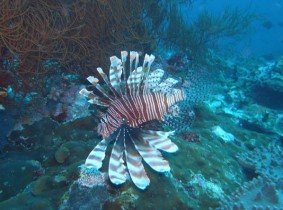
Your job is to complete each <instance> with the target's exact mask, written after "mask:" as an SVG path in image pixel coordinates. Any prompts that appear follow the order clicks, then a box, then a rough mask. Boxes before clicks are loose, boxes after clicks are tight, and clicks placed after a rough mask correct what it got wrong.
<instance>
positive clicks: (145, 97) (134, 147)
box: [80, 51, 184, 189]
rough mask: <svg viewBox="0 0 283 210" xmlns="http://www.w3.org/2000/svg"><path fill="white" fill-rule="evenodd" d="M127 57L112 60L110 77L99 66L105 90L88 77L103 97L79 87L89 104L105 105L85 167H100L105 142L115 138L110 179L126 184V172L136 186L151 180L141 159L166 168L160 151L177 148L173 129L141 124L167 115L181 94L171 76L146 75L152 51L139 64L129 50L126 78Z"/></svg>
mask: <svg viewBox="0 0 283 210" xmlns="http://www.w3.org/2000/svg"><path fill="white" fill-rule="evenodd" d="M127 55H128V53H127V52H126V51H122V52H121V56H122V58H121V59H119V58H117V57H116V56H112V57H111V58H110V61H111V66H110V72H109V78H108V77H107V76H106V74H105V73H104V72H103V70H102V69H101V68H97V71H98V73H99V74H100V76H101V77H102V78H103V80H104V82H105V83H106V85H107V87H108V89H109V90H106V89H104V88H103V87H102V86H100V85H99V84H98V82H99V80H98V79H97V78H94V77H92V76H90V77H88V78H87V79H88V81H89V82H91V83H92V84H93V85H94V86H95V88H96V89H97V90H98V91H100V93H101V94H102V95H103V96H97V95H95V94H94V93H93V92H92V91H88V90H86V89H82V90H81V91H80V93H81V94H82V95H84V96H86V97H87V98H88V99H89V102H90V103H93V104H96V105H100V106H106V107H108V109H107V111H106V113H105V114H104V115H103V116H102V118H101V123H100V124H99V125H98V133H99V134H100V135H102V137H103V140H102V141H101V142H100V143H99V144H98V145H97V146H96V147H95V148H94V149H93V150H92V151H91V153H90V154H89V156H88V158H87V160H86V162H85V165H86V166H87V167H95V168H97V169H99V168H100V167H101V166H102V161H103V159H104V157H105V151H106V149H107V146H108V144H109V143H110V142H112V141H114V145H113V149H112V152H111V156H110V160H109V170H108V172H109V178H110V180H111V182H112V183H113V184H116V185H119V184H122V183H124V182H125V181H126V179H127V171H128V172H129V174H130V177H131V179H132V181H133V182H134V184H135V185H136V186H137V187H138V188H140V189H145V188H146V187H147V186H148V185H149V183H150V181H149V178H148V176H147V174H146V171H145V169H144V166H143V164H142V159H143V160H144V161H145V162H146V163H147V164H148V165H149V166H150V167H151V168H152V169H154V170H155V171H158V172H165V171H169V170H170V167H169V164H168V162H167V161H166V160H164V159H163V157H162V154H161V152H160V150H162V151H165V152H175V151H177V150H178V147H177V146H176V145H175V144H174V143H173V142H172V141H171V140H170V138H169V135H171V134H173V133H174V132H172V131H171V132H165V131H154V130H145V129H143V128H142V127H141V125H142V124H143V123H146V122H149V121H152V120H159V121H162V120H164V117H165V115H166V114H168V112H170V111H172V110H173V109H172V107H174V106H173V105H174V104H175V103H177V102H178V101H181V100H183V99H184V92H183V91H182V90H181V89H175V88H172V86H173V85H174V84H176V83H177V81H176V80H174V79H172V78H167V79H166V80H164V81H161V78H162V77H163V74H164V71H163V70H161V69H157V70H155V71H153V72H151V73H149V71H150V66H151V64H152V62H153V60H154V58H155V57H154V56H153V55H150V56H149V55H147V54H146V55H145V58H144V62H143V65H142V66H140V67H138V62H139V55H138V53H137V52H135V51H131V52H130V74H129V77H128V78H127V76H126V67H125V66H126V60H127ZM122 74H123V81H122V79H121V76H122ZM173 111H174V110H173Z"/></svg>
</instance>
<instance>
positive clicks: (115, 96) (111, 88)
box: [96, 67, 119, 100]
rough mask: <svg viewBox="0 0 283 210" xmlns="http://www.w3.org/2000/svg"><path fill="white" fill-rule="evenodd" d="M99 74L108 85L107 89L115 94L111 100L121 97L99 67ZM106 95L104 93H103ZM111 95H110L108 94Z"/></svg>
mask: <svg viewBox="0 0 283 210" xmlns="http://www.w3.org/2000/svg"><path fill="white" fill-rule="evenodd" d="M96 70H97V72H98V73H99V75H100V76H101V78H102V79H103V81H104V82H105V84H106V85H107V87H108V88H109V89H110V91H111V92H112V93H113V95H114V97H112V98H111V100H114V99H115V98H117V97H118V96H119V94H118V93H117V91H115V89H114V88H113V87H112V85H111V83H110V81H109V79H108V77H107V75H106V74H105V73H104V71H103V70H102V68H100V67H98V68H96ZM103 95H104V93H103ZM108 95H109V94H108Z"/></svg>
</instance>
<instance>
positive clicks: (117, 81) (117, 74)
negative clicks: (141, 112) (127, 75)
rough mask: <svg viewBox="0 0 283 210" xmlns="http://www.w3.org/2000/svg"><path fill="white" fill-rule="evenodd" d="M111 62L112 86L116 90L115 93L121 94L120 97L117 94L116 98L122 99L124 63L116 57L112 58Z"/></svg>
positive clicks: (110, 75)
mask: <svg viewBox="0 0 283 210" xmlns="http://www.w3.org/2000/svg"><path fill="white" fill-rule="evenodd" d="M110 62H111V65H110V70H109V79H110V84H111V86H112V87H113V88H114V90H115V92H116V93H118V94H119V95H118V94H116V96H118V97H121V95H122V90H121V75H122V72H123V70H122V69H123V67H122V61H121V59H119V58H117V57H116V56H111V57H110Z"/></svg>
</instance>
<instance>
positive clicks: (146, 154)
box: [133, 138, 170, 172]
mask: <svg viewBox="0 0 283 210" xmlns="http://www.w3.org/2000/svg"><path fill="white" fill-rule="evenodd" d="M133 140H134V145H135V147H136V149H137V150H138V152H139V153H140V155H141V156H142V158H143V159H144V161H145V162H146V163H147V164H148V165H149V166H150V167H151V168H152V169H153V170H155V171H158V172H165V171H170V166H169V163H168V161H166V160H165V159H164V158H163V157H162V154H161V152H160V151H159V150H157V149H155V148H154V147H152V146H151V145H150V144H149V143H148V142H147V141H145V140H144V139H143V138H139V139H133Z"/></svg>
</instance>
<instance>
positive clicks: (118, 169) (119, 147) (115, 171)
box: [108, 130, 127, 185]
mask: <svg viewBox="0 0 283 210" xmlns="http://www.w3.org/2000/svg"><path fill="white" fill-rule="evenodd" d="M120 134H121V130H120V131H119V133H118V135H117V136H116V140H115V143H114V146H113V149H112V152H111V157H110V160H109V170H108V173H109V178H110V180H111V182H112V183H113V184H116V185H119V184H123V183H124V182H125V181H126V180H127V178H126V167H125V165H124V160H123V153H124V135H120Z"/></svg>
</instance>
